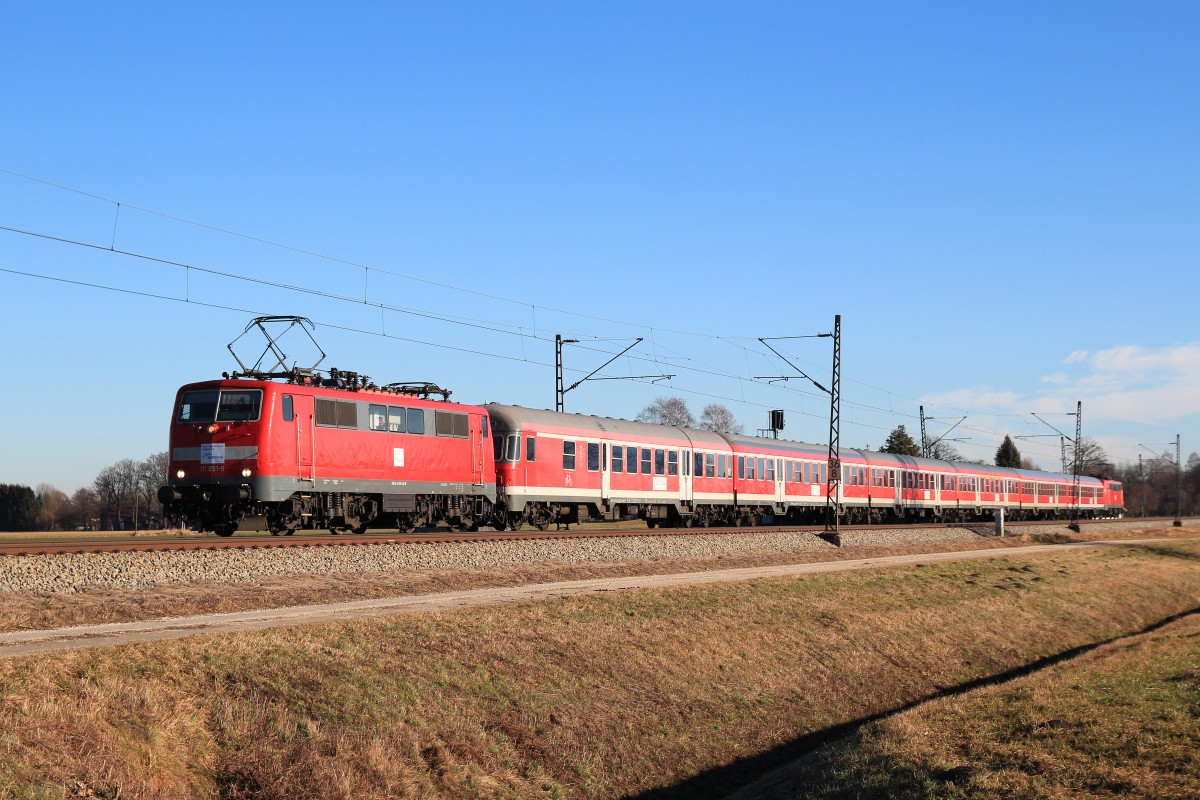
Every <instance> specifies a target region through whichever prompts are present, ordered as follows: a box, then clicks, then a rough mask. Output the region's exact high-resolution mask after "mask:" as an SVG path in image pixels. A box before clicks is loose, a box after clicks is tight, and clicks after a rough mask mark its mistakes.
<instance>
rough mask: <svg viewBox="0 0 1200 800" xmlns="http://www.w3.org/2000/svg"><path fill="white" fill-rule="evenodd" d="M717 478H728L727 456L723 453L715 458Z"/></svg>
mask: <svg viewBox="0 0 1200 800" xmlns="http://www.w3.org/2000/svg"><path fill="white" fill-rule="evenodd" d="M717 477H718V478H728V477H729V456H727V455H725V454H724V453H721V454H720V455H718V456H717Z"/></svg>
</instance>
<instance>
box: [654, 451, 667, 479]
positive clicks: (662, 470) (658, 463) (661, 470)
mask: <svg viewBox="0 0 1200 800" xmlns="http://www.w3.org/2000/svg"><path fill="white" fill-rule="evenodd" d="M654 474H655V475H666V474H667V451H666V450H655V451H654Z"/></svg>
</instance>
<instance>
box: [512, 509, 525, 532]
mask: <svg viewBox="0 0 1200 800" xmlns="http://www.w3.org/2000/svg"><path fill="white" fill-rule="evenodd" d="M523 527H525V520H524V518H523V517H522V516H521V515H520V514H518V513H516V512H513V513H511V514H509V515H508V529H509V530H510V531H519V530H521V528H523Z"/></svg>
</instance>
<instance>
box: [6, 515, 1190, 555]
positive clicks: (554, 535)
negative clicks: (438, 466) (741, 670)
mask: <svg viewBox="0 0 1200 800" xmlns="http://www.w3.org/2000/svg"><path fill="white" fill-rule="evenodd" d="M1132 519H1133V518H1123V519H1113V520H1089V521H1087V522H1086V523H1085V524H1087V525H1088V526H1105V525H1112V524H1125V525H1128V524H1130V522H1131V521H1132ZM1170 520H1171V518H1170V517H1163V518H1150V517H1145V518H1137V521H1138V522H1139V523H1147V524H1149V523H1155V522H1168V521H1170ZM1065 524H1066V521H1065V520H1039V521H1033V522H1009V523H1005V527H1006V528H1010V529H1027V528H1038V527H1061V526H1063V525H1065ZM991 527H992V525H991V523H986V522H980V523H962V522H955V523H923V524H922V523H917V524H881V525H855V526H853V527H849V526H847V527H843V528H842V532H843V533H850V532H858V531H881V530H913V529H917V528H920V529H926V530H928V529H952V528H960V529H961V528H967V529H972V530H979V531H980V532H981V533H982V532H984V531H986V530H989V529H991ZM763 532H778V533H812V534H816V535H820V534H824V533H827V531H826V529H825V528H824V527H822V526H819V525H807V526H806V525H769V526H758V527H742V528H665V529H664V528H593V527H591V526H584V527H582V528H575V529H573V530H554V531H537V530H532V531H491V530H480V531H473V532H451V531H446V530H430V531H417V532H414V533H398V532H395V531H380V532H376V533H364V534H361V535H353V534H342V535H333V534H329V533H324V532H313V533H299V534H297V535H295V536H288V537H280V536H271V535H269V534H266V533H261V534H260V533H241V534H239V535H237V536H235V537H230V538H224V537H219V536H215V535H213V534H193V533H188V534H182V535H180V534H164V533H162V532H157V531H156V532H154V533H144V532H143V533H142V534H140V535H130V536H107V537H96V538H79V537H74V538H58V539H55V538H34V537H29V538H21V539H9V540H0V556H15V557H19V556H31V555H56V554H66V553H119V552H163V551H184V550H230V549H232V550H255V549H267V548H296V547H363V546H372V545H375V546H377V545H391V544H434V543H440V544H444V543H454V542H513V541H534V540H539V539H606V538H629V537H640V536H655V537H683V536H712V535H720V536H736V535H738V534H746V533H763Z"/></svg>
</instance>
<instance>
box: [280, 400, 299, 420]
mask: <svg viewBox="0 0 1200 800" xmlns="http://www.w3.org/2000/svg"><path fill="white" fill-rule="evenodd" d="M295 418H296V413H295V412H294V411H293V410H292V396H291V395H290V394H285V395H284V396H283V421H284V422H291V421H292V420H293V419H295Z"/></svg>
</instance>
